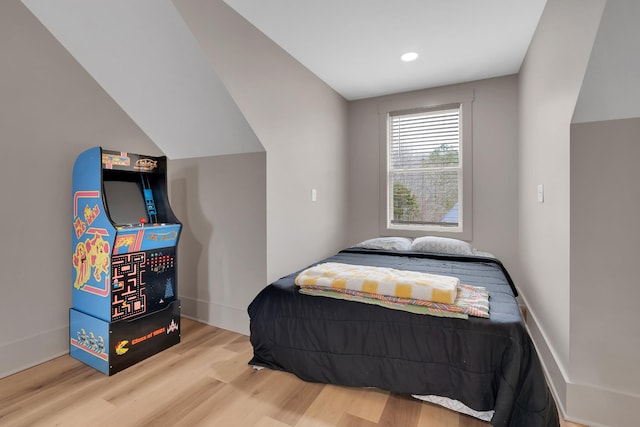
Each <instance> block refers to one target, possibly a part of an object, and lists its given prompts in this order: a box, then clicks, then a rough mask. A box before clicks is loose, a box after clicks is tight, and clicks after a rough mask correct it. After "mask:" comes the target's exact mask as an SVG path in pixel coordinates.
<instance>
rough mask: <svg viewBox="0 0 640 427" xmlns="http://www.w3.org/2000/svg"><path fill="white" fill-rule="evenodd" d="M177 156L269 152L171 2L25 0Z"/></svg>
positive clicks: (141, 124)
mask: <svg viewBox="0 0 640 427" xmlns="http://www.w3.org/2000/svg"><path fill="white" fill-rule="evenodd" d="M23 3H24V4H25V5H26V6H27V7H28V8H29V9H30V10H31V12H32V13H33V14H34V15H35V16H36V17H37V18H38V19H39V20H40V22H42V23H43V25H44V26H45V27H47V28H48V29H49V31H50V32H51V33H52V34H53V35H54V36H55V37H56V38H57V39H58V41H59V42H60V43H61V44H62V45H63V46H64V47H65V48H66V49H67V50H68V51H69V52H70V53H71V55H73V56H74V57H75V58H76V60H77V61H78V62H79V63H80V64H81V65H82V66H83V67H84V68H85V69H86V70H87V72H88V73H89V74H90V75H91V76H92V77H93V78H94V79H95V80H96V81H97V82H98V84H100V85H101V86H102V87H103V88H104V89H105V91H106V92H107V93H108V94H109V95H110V96H111V97H112V98H113V99H114V100H115V101H116V102H117V103H118V104H119V105H120V107H121V108H122V109H123V110H124V111H125V112H126V113H127V114H128V115H129V116H130V117H131V119H132V120H133V121H135V122H136V123H137V124H138V126H139V127H140V128H141V129H142V131H144V132H145V133H146V134H147V135H148V136H149V138H151V140H152V141H154V143H155V144H156V145H157V146H158V147H159V148H160V149H161V150H162V151H163V152H164V153H165V154H166V155H167V156H168V157H169V158H173V159H177V158H187V157H204V156H215V155H223V154H236V153H246V152H258V151H264V148H263V147H262V145H261V144H260V141H259V140H258V138H257V137H256V135H255V134H254V132H253V130H252V129H251V127H250V126H249V124H248V123H247V121H246V119H245V118H244V116H243V115H242V113H241V112H240V110H239V109H238V107H237V105H236V104H235V102H234V101H233V99H232V98H231V96H230V95H229V93H228V92H227V90H226V88H225V87H224V85H223V83H222V82H221V81H220V79H219V78H218V76H217V75H216V73H215V72H214V70H213V68H212V67H211V64H210V63H209V62H208V60H207V59H206V57H205V56H204V54H203V52H202V51H201V49H200V47H199V45H198V43H197V42H196V40H195V39H194V37H193V35H192V34H191V32H190V31H189V28H188V27H187V26H186V24H185V23H184V21H183V20H182V18H181V16H180V15H179V13H178V12H177V11H176V9H175V7H174V6H173V3H172V2H171V1H168V0H136V1H122V0H116V1H104V2H102V1H84V0H56V1H55V2H52V1H49V0H23Z"/></svg>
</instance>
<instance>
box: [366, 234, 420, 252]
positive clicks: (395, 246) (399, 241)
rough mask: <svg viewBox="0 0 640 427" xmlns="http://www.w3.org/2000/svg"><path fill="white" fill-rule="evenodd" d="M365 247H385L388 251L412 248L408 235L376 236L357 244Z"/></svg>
mask: <svg viewBox="0 0 640 427" xmlns="http://www.w3.org/2000/svg"><path fill="white" fill-rule="evenodd" d="M356 247H359V248H365V249H384V250H387V251H408V250H409V248H411V239H409V238H407V237H376V238H375V239H369V240H365V241H364V242H360V243H358V244H357V245H356Z"/></svg>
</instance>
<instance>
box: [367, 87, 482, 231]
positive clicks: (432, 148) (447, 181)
mask: <svg viewBox="0 0 640 427" xmlns="http://www.w3.org/2000/svg"><path fill="white" fill-rule="evenodd" d="M472 97H473V93H472V92H471V96H468V95H467V96H466V97H465V96H463V98H464V99H462V101H463V102H451V103H449V102H447V103H437V104H434V103H433V102H428V101H429V100H428V99H427V100H426V101H422V102H413V103H411V102H409V103H406V104H405V105H387V106H384V107H383V108H382V109H381V111H380V112H381V117H380V121H381V135H382V136H381V146H382V149H381V153H382V154H383V155H382V156H381V159H382V163H383V164H381V176H382V178H381V196H382V197H381V207H382V210H383V214H382V215H381V217H382V221H381V226H382V227H381V228H382V230H381V231H382V233H381V234H383V235H385V234H386V235H409V236H414V235H423V234H425V233H428V234H433V235H443V236H452V237H457V238H464V239H468V240H470V239H471V131H470V123H471V117H470V115H471V100H472ZM425 98H426V97H425ZM440 98H442V96H441V97H440ZM445 98H446V99H443V100H449V99H450V98H447V97H445ZM438 100H440V99H438ZM396 104H397V103H396ZM407 104H408V105H407ZM407 106H408V107H409V108H402V107H407ZM394 107H401V108H400V109H395V108H394Z"/></svg>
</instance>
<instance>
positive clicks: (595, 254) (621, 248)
mask: <svg viewBox="0 0 640 427" xmlns="http://www.w3.org/2000/svg"><path fill="white" fill-rule="evenodd" d="M639 139H640V118H634V119H626V120H608V121H602V122H592V123H581V124H574V125H572V126H571V307H570V313H571V358H570V361H571V382H572V383H573V384H571V385H570V388H569V393H568V403H567V407H568V411H569V412H570V413H575V414H580V417H581V418H583V419H587V420H590V421H591V422H598V423H602V424H607V425H616V426H631V425H637V420H638V415H637V409H636V408H637V407H638V405H639V404H640V398H638V396H640V370H638V369H637V363H638V352H639V351H640V334H639V333H638V330H639V328H640V320H638V315H637V313H638V309H637V304H636V303H637V301H638V300H640V287H639V286H638V283H639V280H638V271H637V265H638V260H640V245H639V244H638V242H640V227H638V226H637V225H636V223H637V218H638V212H640V192H639V191H638V182H640V169H638V159H640V143H638V140H639Z"/></svg>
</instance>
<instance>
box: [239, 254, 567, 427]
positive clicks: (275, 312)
mask: <svg viewBox="0 0 640 427" xmlns="http://www.w3.org/2000/svg"><path fill="white" fill-rule="evenodd" d="M328 261H332V262H342V263H349V264H359V265H375V266H382V267H393V268H397V269H403V270H416V271H425V272H430V273H435V274H444V275H450V276H456V277H459V278H460V280H461V282H462V283H465V284H469V285H475V286H484V287H485V288H487V290H488V291H489V301H490V315H491V318H490V319H481V318H475V317H470V318H469V319H468V320H462V319H453V318H442V317H434V316H428V315H417V314H412V313H407V312H403V311H398V310H391V309H388V308H383V307H379V306H375V305H369V304H363V303H358V302H352V301H344V300H335V299H332V298H324V297H314V296H309V295H302V294H300V293H298V291H297V288H296V286H295V285H294V279H295V277H296V275H297V273H293V274H291V275H289V276H286V277H283V278H282V279H280V280H278V281H276V282H274V283H273V284H271V285H269V286H267V287H266V288H265V289H263V290H262V291H261V292H260V293H259V294H258V295H257V296H256V298H255V299H254V300H253V302H252V303H251V304H250V305H249V309H248V311H249V317H250V319H251V326H250V327H251V337H250V338H251V343H252V345H253V349H254V357H253V359H252V360H251V361H250V362H249V363H250V364H252V365H257V366H264V367H268V368H272V369H279V370H284V371H287V372H291V373H293V374H295V375H297V376H298V377H300V378H301V379H303V380H307V381H313V382H322V383H331V384H340V385H345V386H355V387H377V388H380V389H383V390H388V391H391V392H395V393H407V394H417V395H438V396H444V397H448V398H450V399H455V400H459V401H461V402H462V403H464V404H465V405H467V406H468V407H470V408H472V409H474V410H476V411H488V410H495V413H494V416H493V419H492V421H491V423H492V424H493V425H495V426H514V427H526V426H558V425H559V421H558V413H557V410H556V406H555V403H554V401H553V398H552V396H551V393H550V391H549V389H548V387H547V384H546V382H545V378H544V375H543V371H542V368H541V365H540V362H539V359H538V356H537V354H536V351H535V348H534V347H533V344H532V342H531V339H530V337H529V335H528V334H527V331H526V329H525V327H524V324H523V321H522V318H521V316H520V312H519V309H518V305H517V302H516V300H515V295H516V294H515V292H516V290H515V288H514V286H513V283H512V282H511V279H510V278H509V275H508V273H507V272H506V270H505V269H504V268H503V267H502V265H501V264H500V262H498V261H496V260H493V259H490V258H477V257H457V256H446V255H444V256H443V255H432V254H424V253H414V252H387V251H371V250H363V249H348V250H344V251H342V252H340V253H338V254H337V255H335V256H333V257H330V258H328V259H326V260H323V261H322V262H328Z"/></svg>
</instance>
